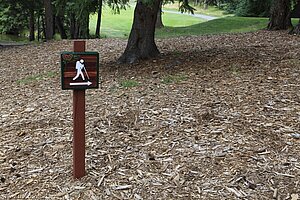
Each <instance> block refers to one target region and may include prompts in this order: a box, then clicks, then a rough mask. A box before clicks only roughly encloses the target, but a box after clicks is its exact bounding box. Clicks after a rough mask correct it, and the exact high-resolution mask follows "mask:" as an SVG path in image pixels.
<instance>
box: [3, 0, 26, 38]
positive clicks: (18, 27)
mask: <svg viewBox="0 0 300 200" xmlns="http://www.w3.org/2000/svg"><path fill="white" fill-rule="evenodd" d="M27 22H28V20H27V13H26V12H25V11H24V10H23V8H22V6H21V5H20V4H18V3H16V2H15V3H14V4H1V6H0V33H5V34H13V35H18V34H20V33H21V32H22V30H23V29H24V28H25V27H26V25H27Z"/></svg>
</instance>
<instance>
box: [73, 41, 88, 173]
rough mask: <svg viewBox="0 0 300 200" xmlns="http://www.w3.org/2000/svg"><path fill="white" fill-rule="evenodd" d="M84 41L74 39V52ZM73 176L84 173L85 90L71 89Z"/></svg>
mask: <svg viewBox="0 0 300 200" xmlns="http://www.w3.org/2000/svg"><path fill="white" fill-rule="evenodd" d="M84 51H85V41H74V52H84ZM73 131H74V133H73V134H74V135H73V176H74V178H81V177H83V176H84V175H85V90H73Z"/></svg>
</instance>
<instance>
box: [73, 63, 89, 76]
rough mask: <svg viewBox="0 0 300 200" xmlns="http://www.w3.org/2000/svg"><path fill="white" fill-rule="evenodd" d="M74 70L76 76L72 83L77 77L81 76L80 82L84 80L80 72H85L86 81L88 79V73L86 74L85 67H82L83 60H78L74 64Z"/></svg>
mask: <svg viewBox="0 0 300 200" xmlns="http://www.w3.org/2000/svg"><path fill="white" fill-rule="evenodd" d="M75 69H76V71H77V73H76V76H75V77H74V78H73V81H75V80H76V79H77V78H78V77H79V76H81V78H82V80H85V78H84V75H83V72H82V70H84V71H85V73H86V76H87V77H88V79H89V75H88V73H87V71H86V69H85V67H84V60H83V59H80V60H78V61H77V62H76V67H75Z"/></svg>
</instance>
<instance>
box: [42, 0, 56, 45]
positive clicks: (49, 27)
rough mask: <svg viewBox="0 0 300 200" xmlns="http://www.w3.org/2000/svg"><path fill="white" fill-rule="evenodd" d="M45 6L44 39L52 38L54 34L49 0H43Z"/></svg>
mask: <svg viewBox="0 0 300 200" xmlns="http://www.w3.org/2000/svg"><path fill="white" fill-rule="evenodd" d="M43 2H44V7H45V30H44V33H45V37H46V40H51V39H53V35H54V29H53V27H54V22H53V17H54V16H53V8H52V2H51V0H43Z"/></svg>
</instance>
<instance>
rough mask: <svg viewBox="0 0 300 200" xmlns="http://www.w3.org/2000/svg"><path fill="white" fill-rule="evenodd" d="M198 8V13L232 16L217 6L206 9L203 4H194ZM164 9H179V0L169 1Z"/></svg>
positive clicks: (196, 11)
mask: <svg viewBox="0 0 300 200" xmlns="http://www.w3.org/2000/svg"><path fill="white" fill-rule="evenodd" d="M191 6H192V7H194V8H195V9H196V10H195V11H194V12H195V13H196V14H203V15H209V16H214V17H228V16H232V15H230V14H227V13H226V12H224V10H220V9H218V8H217V7H215V6H209V7H208V8H207V9H204V8H203V6H194V5H191ZM163 10H173V11H178V2H175V3H169V4H166V5H164V6H163Z"/></svg>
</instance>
